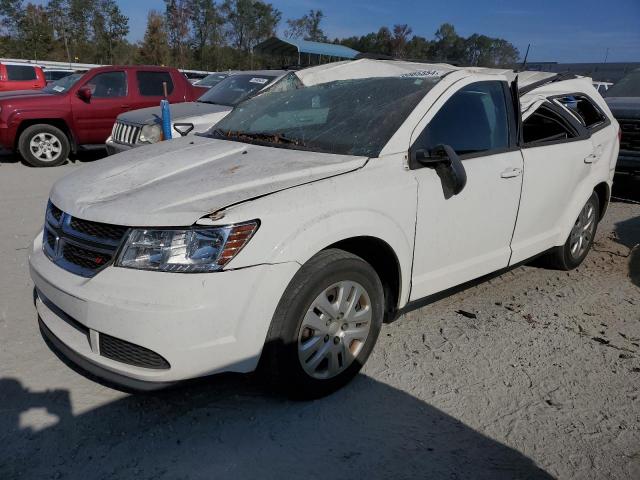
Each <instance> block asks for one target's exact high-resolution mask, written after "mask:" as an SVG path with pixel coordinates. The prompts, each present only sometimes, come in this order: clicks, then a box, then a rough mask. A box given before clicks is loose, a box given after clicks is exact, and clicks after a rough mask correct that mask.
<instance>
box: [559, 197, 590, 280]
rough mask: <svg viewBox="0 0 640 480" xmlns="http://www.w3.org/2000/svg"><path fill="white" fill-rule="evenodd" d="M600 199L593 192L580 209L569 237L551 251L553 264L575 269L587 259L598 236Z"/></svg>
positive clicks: (561, 267) (561, 268)
mask: <svg viewBox="0 0 640 480" xmlns="http://www.w3.org/2000/svg"><path fill="white" fill-rule="evenodd" d="M599 212H600V200H599V198H598V195H597V194H596V192H593V193H592V194H591V196H590V197H589V200H587V203H585V205H584V207H582V210H581V211H580V214H579V215H578V218H577V219H576V221H575V223H574V224H573V227H572V228H571V233H570V234H569V238H568V239H567V241H566V242H565V244H564V245H562V246H560V247H556V248H555V249H554V250H553V252H552V253H551V262H552V266H553V267H555V268H558V269H560V270H573V269H574V268H576V267H577V266H578V265H580V264H581V263H582V261H583V260H584V259H585V257H586V256H587V254H588V253H589V250H590V249H591V246H592V245H593V241H594V238H595V236H596V229H597V228H598V222H599V221H600V214H599Z"/></svg>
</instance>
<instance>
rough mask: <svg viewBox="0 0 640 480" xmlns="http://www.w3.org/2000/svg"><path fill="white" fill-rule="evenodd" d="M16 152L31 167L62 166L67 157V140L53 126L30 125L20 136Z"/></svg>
mask: <svg viewBox="0 0 640 480" xmlns="http://www.w3.org/2000/svg"><path fill="white" fill-rule="evenodd" d="M18 150H19V151H20V154H21V155H22V158H23V159H24V160H25V162H27V163H28V164H29V165H31V166H33V167H55V166H58V165H62V164H63V163H64V162H65V161H66V160H67V157H68V156H69V150H70V145H69V139H68V138H67V136H66V135H65V133H64V132H63V131H62V130H60V129H59V128H56V127H54V126H53V125H47V124H39V125H31V126H30V127H28V128H26V129H25V130H24V132H22V134H21V135H20V139H19V141H18Z"/></svg>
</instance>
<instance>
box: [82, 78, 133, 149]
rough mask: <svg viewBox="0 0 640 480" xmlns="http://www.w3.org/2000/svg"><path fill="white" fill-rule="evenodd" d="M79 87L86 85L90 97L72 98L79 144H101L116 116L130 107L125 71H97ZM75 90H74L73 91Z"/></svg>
mask: <svg viewBox="0 0 640 480" xmlns="http://www.w3.org/2000/svg"><path fill="white" fill-rule="evenodd" d="M79 87H80V88H81V87H89V88H90V89H91V91H92V95H91V100H90V101H88V102H86V101H84V100H82V99H80V98H78V96H77V95H72V97H71V109H72V112H73V119H74V124H75V131H76V136H77V139H78V143H79V144H81V145H82V144H103V143H104V142H105V141H106V140H107V137H108V136H109V135H110V134H111V129H112V128H113V124H114V122H115V120H116V117H117V116H118V115H120V114H121V113H122V112H125V111H127V110H128V109H129V108H130V103H131V98H130V92H129V88H128V86H127V73H126V72H125V71H124V70H115V71H109V72H98V73H96V74H95V75H93V76H92V77H90V78H89V79H88V80H85V82H84V83H83V84H82V85H79ZM76 92H77V90H76Z"/></svg>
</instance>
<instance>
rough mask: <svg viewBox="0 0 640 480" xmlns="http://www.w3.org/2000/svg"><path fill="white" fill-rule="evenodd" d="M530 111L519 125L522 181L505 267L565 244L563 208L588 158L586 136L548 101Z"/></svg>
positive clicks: (590, 151) (589, 146) (584, 171)
mask: <svg viewBox="0 0 640 480" xmlns="http://www.w3.org/2000/svg"><path fill="white" fill-rule="evenodd" d="M532 110H533V111H528V112H527V113H528V116H525V118H524V119H523V122H522V128H523V148H522V155H523V158H524V178H523V184H522V198H521V200H520V208H519V211H518V221H517V224H516V228H515V230H514V234H513V241H512V244H511V248H512V250H513V254H512V258H511V262H510V263H511V264H515V263H518V262H520V261H523V260H526V259H528V258H530V257H532V256H534V255H536V254H538V253H540V252H543V251H545V250H547V249H549V248H551V247H553V246H555V245H558V244H562V243H563V242H564V241H565V240H566V239H562V238H561V236H562V234H563V232H564V231H565V230H566V227H567V225H565V223H566V219H565V218H564V216H565V212H566V208H567V206H568V205H570V204H571V201H572V199H573V197H574V195H575V191H576V189H577V188H578V186H579V185H580V184H581V183H582V182H583V181H584V179H585V178H586V177H587V176H588V175H589V173H590V166H589V161H590V160H591V159H592V157H593V155H594V148H593V144H592V141H591V139H590V138H589V134H588V132H587V131H586V130H585V129H584V128H583V126H582V125H580V123H579V122H578V121H577V119H576V118H574V117H573V116H572V115H571V114H570V113H569V112H568V111H567V110H566V109H565V108H564V107H562V105H560V104H559V103H558V102H557V101H555V100H554V99H553V98H551V99H549V100H547V101H543V102H540V103H539V104H538V105H537V107H535V108H534V109H532Z"/></svg>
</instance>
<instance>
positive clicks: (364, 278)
mask: <svg viewBox="0 0 640 480" xmlns="http://www.w3.org/2000/svg"><path fill="white" fill-rule="evenodd" d="M383 311H384V293H383V289H382V283H381V282H380V279H379V278H378V275H377V274H376V272H375V270H374V269H373V268H372V267H371V265H369V264H368V263H367V262H365V261H364V260H363V259H362V258H360V257H358V256H356V255H352V254H350V253H348V252H345V251H343V250H337V249H329V250H324V251H322V252H320V253H318V254H317V255H315V256H314V257H313V258H311V260H309V261H308V262H307V263H306V264H305V265H303V266H302V268H301V269H300V270H299V271H298V273H297V274H296V275H295V276H294V278H293V280H292V281H291V283H290V284H289V286H288V287H287V289H286V291H285V293H284V295H283V296H282V298H281V300H280V303H279V304H278V307H277V309H276V312H275V314H274V317H273V321H272V323H271V328H270V330H269V335H268V336H267V342H266V344H265V348H264V352H263V355H262V358H261V369H262V370H263V371H264V373H266V374H267V375H268V376H269V377H270V379H271V380H272V382H273V383H275V385H276V386H277V387H278V388H280V389H283V390H285V391H286V393H288V394H289V395H290V396H291V397H294V398H298V399H311V398H319V397H322V396H325V395H328V394H330V393H332V392H334V391H335V390H337V389H339V388H340V387H342V386H343V385H345V384H346V383H347V382H349V381H350V380H351V379H352V378H353V377H354V376H355V375H356V374H357V373H358V372H359V371H360V368H362V366H363V365H364V363H365V362H366V361H367V358H368V357H369V354H370V353H371V351H372V350H373V347H374V345H375V343H376V340H377V338H378V334H379V332H380V328H381V326H382V318H383Z"/></svg>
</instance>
